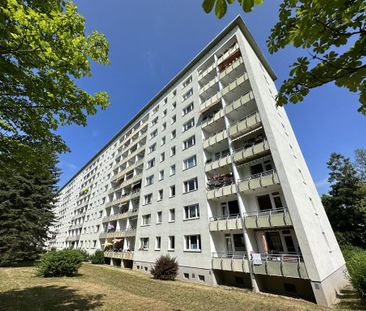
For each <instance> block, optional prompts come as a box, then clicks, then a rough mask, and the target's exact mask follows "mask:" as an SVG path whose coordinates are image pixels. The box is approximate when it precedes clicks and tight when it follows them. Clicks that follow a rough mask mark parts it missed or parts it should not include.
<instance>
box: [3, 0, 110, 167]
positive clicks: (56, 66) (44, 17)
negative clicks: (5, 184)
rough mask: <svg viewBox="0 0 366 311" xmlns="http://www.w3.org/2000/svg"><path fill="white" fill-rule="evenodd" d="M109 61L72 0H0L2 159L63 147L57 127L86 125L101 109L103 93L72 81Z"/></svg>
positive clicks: (30, 158) (35, 157)
mask: <svg viewBox="0 0 366 311" xmlns="http://www.w3.org/2000/svg"><path fill="white" fill-rule="evenodd" d="M91 61H95V62H98V63H100V64H107V63H108V62H109V60H108V42H107V41H106V39H105V36H104V35H103V34H101V33H98V32H93V33H92V34H89V35H86V34H85V20H84V18H83V17H82V16H81V15H80V14H79V13H78V12H77V8H76V6H75V5H74V4H73V3H72V2H71V1H61V0H29V1H28V0H27V1H25V0H3V1H2V4H1V7H0V165H7V166H9V165H12V166H13V167H15V166H17V167H18V169H20V168H24V167H25V166H30V167H32V166H34V165H38V164H40V161H39V154H38V153H37V152H36V151H37V150H38V148H37V146H39V145H42V148H44V147H45V146H47V147H48V150H49V153H51V154H53V152H54V151H56V152H64V151H67V150H68V148H67V146H66V145H65V144H64V142H63V140H62V138H61V137H60V136H59V135H56V134H55V131H56V130H57V128H58V127H59V126H60V125H69V124H77V125H83V126H85V125H86V119H87V115H92V114H95V113H96V112H97V110H98V108H101V109H105V108H106V107H107V105H108V103H109V97H108V95H107V94H106V93H104V92H98V93H96V94H89V93H88V92H86V91H85V90H83V89H81V88H79V87H78V86H77V85H76V83H75V80H77V79H80V78H82V77H88V76H90V75H91Z"/></svg>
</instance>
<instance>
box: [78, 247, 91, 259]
mask: <svg viewBox="0 0 366 311" xmlns="http://www.w3.org/2000/svg"><path fill="white" fill-rule="evenodd" d="M75 252H78V253H79V254H80V257H81V258H82V261H84V262H86V261H89V259H90V256H89V254H88V252H87V251H86V250H85V249H75Z"/></svg>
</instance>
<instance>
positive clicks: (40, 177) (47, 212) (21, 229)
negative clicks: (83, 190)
mask: <svg viewBox="0 0 366 311" xmlns="http://www.w3.org/2000/svg"><path fill="white" fill-rule="evenodd" d="M46 148H47V147H46ZM56 163H57V160H56V157H55V156H54V157H53V159H52V161H49V162H48V163H45V162H43V166H44V167H43V168H42V169H41V170H40V169H37V168H36V169H29V170H27V171H26V172H25V170H20V171H18V170H13V171H12V174H11V175H8V176H7V177H4V178H1V179H0V266H5V265H17V264H23V263H32V262H34V261H35V260H36V259H37V258H38V256H39V254H40V253H41V252H42V249H43V247H44V243H45V240H46V239H47V238H48V233H49V226H50V225H51V223H52V221H53V219H54V215H53V212H52V208H53V203H54V200H55V195H56V191H57V185H56V183H57V181H58V176H59V172H58V169H57V168H56Z"/></svg>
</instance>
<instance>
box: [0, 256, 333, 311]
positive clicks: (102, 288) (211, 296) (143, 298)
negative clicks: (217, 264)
mask: <svg viewBox="0 0 366 311" xmlns="http://www.w3.org/2000/svg"><path fill="white" fill-rule="evenodd" d="M79 272H80V275H78V276H76V277H72V278H41V277H37V276H35V271H34V268H32V267H26V268H0V310H7V311H8V310H32V311H35V310H47V311H49V310H65V311H67V310H108V311H109V310H144V311H146V310H159V311H160V310H175V311H178V310H202V311H203V310H204V311H207V310H209V311H213V310H230V311H231V310H233V311H234V310H261V311H265V310H271V311H274V310H291V311H294V310H327V309H324V308H320V307H318V306H316V305H314V304H312V303H308V302H305V301H302V300H296V299H288V298H282V297H274V296H268V295H262V294H253V293H251V292H250V291H246V290H239V289H227V288H217V287H210V286H204V285H195V284H192V283H188V282H184V281H175V282H169V281H165V282H164V281H159V280H153V279H151V278H150V276H149V275H145V274H142V273H139V272H135V271H130V270H123V269H120V268H114V267H109V266H95V265H91V264H85V263H84V264H83V265H82V267H81V268H80V270H79Z"/></svg>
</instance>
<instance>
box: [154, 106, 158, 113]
mask: <svg viewBox="0 0 366 311" xmlns="http://www.w3.org/2000/svg"><path fill="white" fill-rule="evenodd" d="M158 111H159V106H156V107H155V108H154V109H153V111H152V114H155V113H157V112H158Z"/></svg>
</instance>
